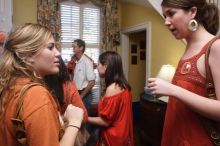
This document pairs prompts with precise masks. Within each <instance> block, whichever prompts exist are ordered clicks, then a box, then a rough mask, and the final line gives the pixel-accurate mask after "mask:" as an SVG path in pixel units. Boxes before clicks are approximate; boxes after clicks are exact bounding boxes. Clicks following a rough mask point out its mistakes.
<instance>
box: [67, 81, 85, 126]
mask: <svg viewBox="0 0 220 146" xmlns="http://www.w3.org/2000/svg"><path fill="white" fill-rule="evenodd" d="M67 84H69V85H68V86H69V89H70V92H69V94H70V96H69V98H70V99H66V97H68V96H66V93H65V94H64V95H65V102H66V103H68V101H69V102H70V103H71V104H73V105H74V106H77V107H80V108H82V109H83V111H84V118H83V122H87V121H88V112H87V110H86V108H85V106H84V104H83V102H82V98H81V96H80V94H79V92H78V90H77V88H76V85H75V84H74V83H73V82H72V81H67V82H66V83H65V85H64V89H65V88H67ZM65 90H66V89H65ZM65 90H64V91H65Z"/></svg>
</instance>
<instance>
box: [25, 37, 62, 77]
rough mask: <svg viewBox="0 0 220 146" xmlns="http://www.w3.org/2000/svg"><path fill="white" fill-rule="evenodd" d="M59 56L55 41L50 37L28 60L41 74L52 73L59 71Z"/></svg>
mask: <svg viewBox="0 0 220 146" xmlns="http://www.w3.org/2000/svg"><path fill="white" fill-rule="evenodd" d="M59 56H60V52H59V51H58V50H57V49H56V47H55V41H54V39H53V38H50V39H49V40H48V41H47V42H46V44H45V45H44V46H43V47H42V48H41V49H40V51H39V52H37V53H36V54H35V55H33V56H31V57H29V58H28V61H29V62H30V63H31V64H32V65H33V67H34V68H35V69H36V70H37V72H38V73H39V74H40V75H41V76H45V75H52V74H57V73H58V72H59V66H60V62H59Z"/></svg>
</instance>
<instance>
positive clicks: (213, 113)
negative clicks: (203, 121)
mask: <svg viewBox="0 0 220 146" xmlns="http://www.w3.org/2000/svg"><path fill="white" fill-rule="evenodd" d="M171 94H172V95H171V96H174V97H176V98H178V99H179V100H181V101H183V102H184V103H185V104H187V105H188V106H189V107H190V108H192V109H193V110H194V111H195V112H197V113H199V114H201V115H203V116H205V117H207V118H210V119H213V120H216V121H220V115H219V113H220V101H218V100H213V99H209V98H207V97H202V96H200V95H197V94H195V93H192V92H190V91H188V90H186V89H183V88H181V87H178V86H175V87H174V88H173V90H172V93H171Z"/></svg>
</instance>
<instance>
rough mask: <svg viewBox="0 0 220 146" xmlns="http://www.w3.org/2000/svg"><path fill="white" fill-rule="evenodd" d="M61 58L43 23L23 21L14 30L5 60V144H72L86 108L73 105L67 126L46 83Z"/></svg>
mask: <svg viewBox="0 0 220 146" xmlns="http://www.w3.org/2000/svg"><path fill="white" fill-rule="evenodd" d="M59 56H60V53H59V52H58V50H57V49H56V47H55V41H54V39H53V36H52V33H51V32H50V31H49V30H48V29H47V28H45V27H42V26H41V25H38V24H24V25H22V26H19V27H17V28H15V29H14V31H12V32H11V33H10V34H9V36H8V38H7V40H6V42H5V48H4V51H3V54H2V56H1V58H0V145H1V146H3V145H4V146H17V145H20V144H21V145H29V146H59V145H60V146H73V144H74V141H75V137H76V135H77V132H78V129H79V127H80V126H81V122H82V119H83V111H82V109H80V108H77V107H74V106H72V105H71V106H68V108H67V110H66V113H65V118H66V119H67V121H68V125H67V127H66V128H65V129H64V128H62V123H63V122H62V120H61V119H62V118H59V114H58V104H57V103H56V101H55V100H54V98H53V97H52V96H51V94H50V92H49V91H48V90H47V89H46V88H45V86H44V84H43V81H42V77H44V76H45V75H49V74H56V73H58V72H59V65H60V64H59ZM61 129H64V130H65V131H64V130H61Z"/></svg>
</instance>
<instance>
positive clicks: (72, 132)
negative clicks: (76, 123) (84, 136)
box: [60, 126, 79, 146]
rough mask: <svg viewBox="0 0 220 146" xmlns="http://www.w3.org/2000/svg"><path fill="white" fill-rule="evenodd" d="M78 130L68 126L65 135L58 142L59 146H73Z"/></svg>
mask: <svg viewBox="0 0 220 146" xmlns="http://www.w3.org/2000/svg"><path fill="white" fill-rule="evenodd" d="M78 131H79V129H78V128H76V127H71V126H68V127H67V128H66V129H65V133H64V135H63V137H62V139H61V140H60V146H73V145H74V143H75V140H76V136H77V133H78Z"/></svg>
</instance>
